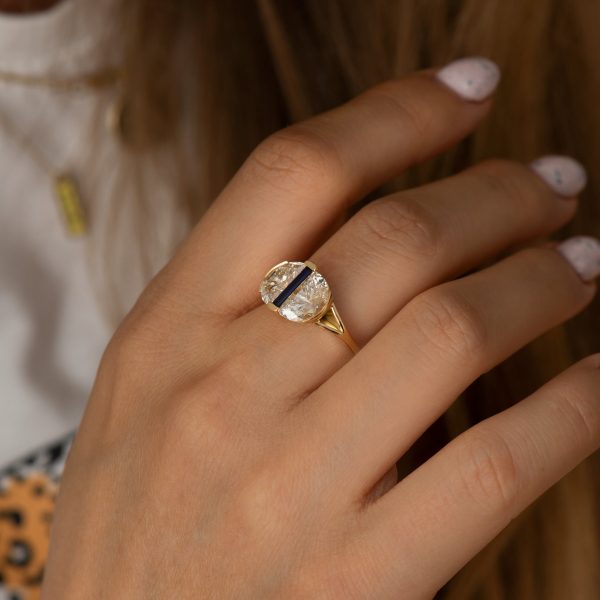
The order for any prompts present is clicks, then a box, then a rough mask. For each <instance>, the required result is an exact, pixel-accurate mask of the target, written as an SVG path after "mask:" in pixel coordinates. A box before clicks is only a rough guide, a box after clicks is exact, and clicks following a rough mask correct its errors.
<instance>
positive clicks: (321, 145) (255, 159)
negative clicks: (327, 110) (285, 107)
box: [247, 124, 343, 191]
mask: <svg viewBox="0 0 600 600" xmlns="http://www.w3.org/2000/svg"><path fill="white" fill-rule="evenodd" d="M247 167H249V169H250V172H251V174H252V176H254V177H258V178H259V179H260V180H262V181H266V182H267V183H268V184H269V185H272V186H273V187H275V188H277V189H280V190H284V191H293V190H295V189H296V188H297V187H298V186H299V185H302V186H303V187H305V188H306V187H308V188H309V189H322V188H323V187H325V188H330V187H331V186H332V185H333V184H334V183H335V181H338V180H339V179H340V177H339V174H340V172H341V171H342V169H343V164H342V159H341V155H340V152H339V150H338V149H337V148H336V146H335V144H334V143H333V142H332V141H331V140H330V139H329V138H328V137H327V136H326V135H323V134H321V133H318V132H317V131H316V129H315V128H313V127H308V126H307V125H306V124H297V125H292V126H290V127H288V128H286V129H282V130H280V131H277V132H275V133H273V134H271V135H270V136H269V137H267V138H266V139H265V140H263V141H262V142H261V143H260V144H259V145H258V146H257V147H256V148H255V149H254V150H253V151H252V153H251V154H250V156H249V158H248V161H247Z"/></svg>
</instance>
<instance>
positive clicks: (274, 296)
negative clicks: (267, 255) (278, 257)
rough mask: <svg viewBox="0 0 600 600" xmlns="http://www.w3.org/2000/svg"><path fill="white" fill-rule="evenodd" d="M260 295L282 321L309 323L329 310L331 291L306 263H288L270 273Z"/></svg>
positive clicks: (279, 265)
mask: <svg viewBox="0 0 600 600" xmlns="http://www.w3.org/2000/svg"><path fill="white" fill-rule="evenodd" d="M260 295H261V297H262V299H263V302H264V303H265V304H272V305H273V306H274V307H276V308H277V312H278V313H279V314H280V315H281V316H282V317H285V318H286V319H288V320H290V321H298V322H307V321H311V320H313V319H315V318H316V317H318V316H319V315H321V314H322V313H323V312H324V311H325V310H326V309H327V307H328V306H329V303H330V300H331V289H330V288H329V284H328V283H327V281H326V280H325V278H324V277H323V275H321V274H320V273H318V272H317V271H314V270H313V269H312V268H311V267H309V266H308V265H306V264H305V263H303V262H295V261H285V262H282V263H280V264H278V265H275V266H274V267H273V268H272V269H271V270H270V271H269V272H268V273H267V275H266V276H265V278H264V279H263V281H262V283H261V285H260Z"/></svg>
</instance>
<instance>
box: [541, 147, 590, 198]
mask: <svg viewBox="0 0 600 600" xmlns="http://www.w3.org/2000/svg"><path fill="white" fill-rule="evenodd" d="M529 166H530V167H531V168H532V169H533V170H534V171H535V172H536V173H537V174H538V175H539V176H540V177H541V178H542V179H543V180H544V181H545V182H546V183H547V184H548V185H549V186H550V187H551V188H552V189H553V190H554V191H555V192H556V193H557V194H560V195H561V196H577V194H579V192H581V190H582V189H583V188H584V187H585V184H586V183H587V173H586V172H585V169H584V168H583V165H581V164H580V163H578V162H577V161H576V160H575V159H574V158H571V157H570V156H559V155H548V156H542V157H540V158H538V159H536V160H534V161H533V162H532V163H530V165H529Z"/></svg>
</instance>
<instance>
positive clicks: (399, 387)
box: [295, 241, 600, 497]
mask: <svg viewBox="0 0 600 600" xmlns="http://www.w3.org/2000/svg"><path fill="white" fill-rule="evenodd" d="M563 243H569V242H568V241H567V242H563ZM599 250H600V246H598V247H597V248H595V250H594V252H596V255H595V256H596V259H600V253H599ZM595 289H596V286H595V283H593V282H590V283H585V282H583V281H582V280H581V279H580V277H579V276H578V274H577V273H576V272H575V270H574V269H572V268H571V266H570V265H569V263H568V262H567V261H566V260H565V259H564V257H563V256H562V255H561V253H560V252H558V251H557V250H556V249H555V248H553V247H531V248H526V249H524V250H521V251H519V252H517V253H515V254H512V255H510V256H509V257H507V258H505V259H503V260H501V261H499V262H497V263H495V264H494V265H492V266H490V267H487V268H485V269H482V270H481V271H478V272H476V273H473V274H471V275H467V276H465V277H463V278H461V279H457V280H454V281H450V282H446V283H443V284H441V285H438V286H436V287H433V288H430V289H428V290H426V291H425V292H422V293H421V294H419V295H418V296H416V297H415V298H414V299H413V300H411V301H410V302H409V303H408V304H407V305H406V306H405V307H404V309H402V310H401V311H400V312H399V313H398V314H397V315H396V316H395V317H394V318H393V319H392V320H391V321H390V323H389V324H388V325H387V326H386V327H384V328H383V329H382V330H381V331H380V332H379V333H378V334H377V335H376V336H375V337H374V338H373V339H372V340H371V341H370V342H369V343H368V344H367V345H366V346H365V347H364V348H363V349H362V350H361V351H360V352H359V353H358V354H357V355H356V356H355V357H354V358H353V359H351V360H350V361H349V362H347V363H346V364H345V365H344V366H343V367H342V368H341V369H339V370H338V371H337V372H336V373H335V374H334V375H333V376H332V377H331V378H330V379H329V380H328V381H326V382H325V383H324V384H323V385H322V386H321V387H320V388H319V389H318V390H316V391H315V392H314V393H313V394H312V395H311V396H309V397H308V398H307V399H306V400H304V402H303V403H302V404H300V405H298V406H297V408H296V409H295V410H296V411H297V412H298V413H299V417H298V418H299V422H300V425H299V426H300V429H301V434H302V435H303V436H305V437H304V440H303V441H304V443H305V445H306V447H307V448H310V449H311V453H312V452H314V453H315V454H327V455H330V456H331V458H330V460H329V461H328V472H329V473H330V474H329V477H335V478H336V480H339V481H343V482H344V485H345V486H346V489H347V491H348V494H350V495H355V496H356V497H361V496H362V495H363V494H364V492H365V491H366V489H368V487H370V486H371V485H373V483H374V481H375V480H376V479H377V478H378V477H380V476H381V475H382V474H383V473H384V472H385V470H386V469H387V468H388V467H389V466H390V465H391V464H392V463H394V462H395V461H396V460H397V459H398V458H399V457H400V456H401V455H402V454H403V453H404V452H405V451H406V450H407V449H408V448H409V447H410V446H411V445H412V443H413V442H414V441H416V439H417V438H418V437H419V436H420V435H421V434H422V433H423V431H425V429H426V428H427V427H429V425H430V424H431V423H432V422H434V421H435V419H437V418H438V417H439V416H440V415H441V414H442V413H443V412H444V410H446V408H447V407H448V406H449V405H450V404H451V403H452V402H453V401H454V399H455V398H456V397H457V396H458V395H459V394H460V393H461V392H462V391H463V390H464V389H465V388H466V387H467V386H468V385H469V384H470V383H472V382H473V381H474V380H475V379H476V378H477V377H478V376H479V375H481V374H482V373H484V372H485V371H487V370H489V369H491V368H492V367H493V366H494V365H496V364H497V363H499V362H501V361H502V360H504V359H505V358H507V357H508V356H509V355H510V354H512V353H514V352H515V351H517V350H518V349H519V348H520V347H522V346H523V345H525V344H526V343H528V342H530V341H531V340H533V339H535V338H536V337H537V336H539V335H540V334H542V333H543V332H545V331H547V330H548V329H550V328H552V327H554V326H555V325H558V324H559V323H561V322H563V321H565V320H567V319H568V318H570V317H572V316H573V315H575V314H576V313H577V312H579V311H580V310H582V309H583V308H584V307H585V306H586V305H587V304H588V303H589V302H590V301H591V299H592V297H593V296H594V293H595ZM334 459H337V460H334ZM332 462H333V463H334V464H332ZM336 469H337V471H336ZM321 476H324V477H325V478H327V475H326V474H323V473H322V474H321Z"/></svg>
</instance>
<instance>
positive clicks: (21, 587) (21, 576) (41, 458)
mask: <svg viewBox="0 0 600 600" xmlns="http://www.w3.org/2000/svg"><path fill="white" fill-rule="evenodd" d="M72 436H73V434H71V435H69V436H68V437H67V438H65V439H63V440H60V441H58V442H56V443H54V444H51V445H49V446H47V447H44V448H41V449H39V450H38V451H36V452H34V453H32V454H31V455H29V456H27V457H25V458H24V459H22V460H20V461H17V462H15V463H14V464H12V465H9V466H7V467H5V468H4V469H0V600H38V599H39V597H40V590H41V583H42V579H43V575H44V566H45V563H46V557H47V554H48V545H49V541H50V526H51V523H52V515H53V512H54V502H55V499H56V494H57V493H58V484H59V480H60V475H61V473H62V470H63V468H64V462H65V459H66V455H67V453H68V449H69V447H70V444H71V442H72Z"/></svg>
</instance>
